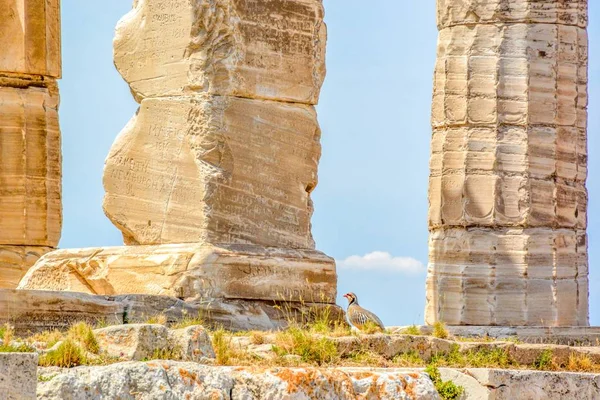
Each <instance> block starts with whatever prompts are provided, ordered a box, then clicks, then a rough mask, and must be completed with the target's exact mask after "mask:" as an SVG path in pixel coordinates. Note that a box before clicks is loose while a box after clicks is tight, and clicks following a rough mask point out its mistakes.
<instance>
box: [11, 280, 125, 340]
mask: <svg viewBox="0 0 600 400" xmlns="http://www.w3.org/2000/svg"><path fill="white" fill-rule="evenodd" d="M78 321H86V322H89V323H92V324H94V323H97V322H98V321H104V322H106V323H108V324H120V323H122V322H123V305H122V304H121V303H117V302H113V301H108V300H106V299H104V298H102V297H99V296H90V295H88V294H84V293H72V292H52V291H42V290H10V289H0V324H4V323H7V322H8V323H10V324H11V325H13V326H14V327H15V331H16V334H17V335H19V336H21V337H25V336H26V335H29V334H31V333H35V332H41V331H44V330H52V329H67V328H68V327H69V326H71V325H72V324H73V323H75V322H78Z"/></svg>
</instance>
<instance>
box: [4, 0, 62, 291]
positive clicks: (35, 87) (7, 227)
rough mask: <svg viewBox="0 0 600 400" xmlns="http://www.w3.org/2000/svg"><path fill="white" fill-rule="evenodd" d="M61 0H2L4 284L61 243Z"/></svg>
mask: <svg viewBox="0 0 600 400" xmlns="http://www.w3.org/2000/svg"><path fill="white" fill-rule="evenodd" d="M59 6H60V2H59V0H0V288H14V287H16V286H17V284H18V283H19V280H20V279H21V277H22V276H23V275H24V274H25V272H27V269H28V268H29V267H31V266H32V265H33V264H34V263H35V261H36V260H37V259H38V258H39V257H40V256H41V255H42V254H44V253H46V252H48V251H49V250H52V248H54V247H56V246H57V245H58V240H59V238H60V230H61V221H62V210H61V165H60V163H61V155H60V131H59V127H58V103H59V98H58V86H57V83H56V79H58V78H60V74H61V60H60V7H59Z"/></svg>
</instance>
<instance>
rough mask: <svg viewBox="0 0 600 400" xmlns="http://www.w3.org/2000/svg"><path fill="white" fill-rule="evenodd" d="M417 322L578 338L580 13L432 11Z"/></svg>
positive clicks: (584, 49)
mask: <svg viewBox="0 0 600 400" xmlns="http://www.w3.org/2000/svg"><path fill="white" fill-rule="evenodd" d="M437 5H438V28H439V39H438V51H437V63H436V68H435V79H434V94H433V110H432V127H433V137H432V145H431V165H430V166H431V174H430V188H429V203H430V209H429V228H430V236H429V262H430V263H429V272H428V277H427V307H426V322H427V323H428V324H432V323H434V322H435V321H444V322H446V323H447V324H450V325H509V326H522V325H532V326H587V325H588V259H587V237H586V223H587V213H586V212H587V191H586V187H585V181H586V176H587V133H586V126H587V70H588V39H587V32H586V27H587V22H588V14H587V0H567V1H549V0H547V1H530V0H514V1H509V2H506V1H500V0H486V1H475V0H464V1H454V0H438V4H437Z"/></svg>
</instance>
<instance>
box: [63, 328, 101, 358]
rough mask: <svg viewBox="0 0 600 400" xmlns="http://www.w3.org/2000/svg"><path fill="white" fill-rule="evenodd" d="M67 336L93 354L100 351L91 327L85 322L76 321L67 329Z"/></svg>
mask: <svg viewBox="0 0 600 400" xmlns="http://www.w3.org/2000/svg"><path fill="white" fill-rule="evenodd" d="M68 337H70V338H71V339H73V340H74V341H76V342H78V343H79V344H80V345H81V346H82V347H83V349H84V350H86V351H89V352H90V353H93V354H98V353H99V352H100V346H99V345H98V341H97V340H96V336H95V335H94V330H93V328H92V327H91V326H90V325H88V324H87V323H85V322H78V323H76V324H75V325H72V326H71V328H70V329H69V333H68Z"/></svg>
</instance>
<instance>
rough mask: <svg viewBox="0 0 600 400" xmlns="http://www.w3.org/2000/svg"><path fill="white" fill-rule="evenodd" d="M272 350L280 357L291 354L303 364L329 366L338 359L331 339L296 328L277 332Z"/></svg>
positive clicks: (335, 347) (292, 327)
mask: <svg viewBox="0 0 600 400" xmlns="http://www.w3.org/2000/svg"><path fill="white" fill-rule="evenodd" d="M273 350H274V351H275V353H276V354H277V355H278V356H280V357H283V356H285V355H288V354H293V355H297V356H300V358H301V359H302V361H303V362H306V363H310V364H317V365H326V364H331V363H333V362H335V361H336V360H337V359H338V358H339V355H338V351H337V346H336V344H335V343H334V342H333V341H332V340H331V339H329V338H327V337H324V336H316V335H314V334H312V333H311V332H310V331H308V330H305V329H302V328H299V327H297V326H291V327H289V328H288V329H286V330H285V331H282V332H279V333H278V334H277V335H276V337H275V346H274V347H273Z"/></svg>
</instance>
